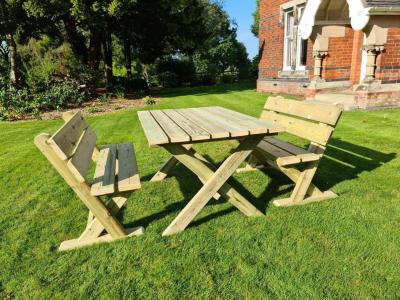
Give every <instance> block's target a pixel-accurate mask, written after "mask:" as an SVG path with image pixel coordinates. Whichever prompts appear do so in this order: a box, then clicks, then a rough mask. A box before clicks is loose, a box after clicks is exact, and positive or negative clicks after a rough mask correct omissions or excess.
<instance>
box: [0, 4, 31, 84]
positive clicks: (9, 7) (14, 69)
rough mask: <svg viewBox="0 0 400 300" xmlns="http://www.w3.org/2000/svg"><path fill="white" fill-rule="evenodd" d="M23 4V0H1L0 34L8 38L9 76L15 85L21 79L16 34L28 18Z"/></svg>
mask: <svg viewBox="0 0 400 300" xmlns="http://www.w3.org/2000/svg"><path fill="white" fill-rule="evenodd" d="M22 4H23V1H22V0H6V1H4V0H2V1H1V2H0V35H4V36H5V38H6V43H7V49H8V52H9V53H8V55H9V61H10V74H9V78H10V82H11V84H12V85H14V86H16V85H18V84H19V83H20V79H21V76H20V70H19V57H18V50H17V44H16V42H15V35H16V33H17V30H18V28H19V27H20V26H22V25H23V23H24V22H25V21H26V18H27V17H26V15H25V13H24V10H23V9H22Z"/></svg>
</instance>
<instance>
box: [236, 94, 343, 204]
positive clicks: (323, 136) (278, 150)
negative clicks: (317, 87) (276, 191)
mask: <svg viewBox="0 0 400 300" xmlns="http://www.w3.org/2000/svg"><path fill="white" fill-rule="evenodd" d="M342 111H343V107H341V106H336V105H329V104H317V103H309V102H305V101H295V100H289V99H285V98H282V97H270V98H268V100H267V102H266V103H265V106H264V110H263V111H262V113H261V117H260V118H261V119H262V120H265V121H268V122H275V123H277V124H279V125H281V126H282V127H284V128H285V131H286V133H288V134H290V135H292V136H296V137H298V138H302V139H304V140H307V141H309V145H308V148H307V150H306V149H303V148H300V147H298V146H296V145H293V144H290V143H288V142H285V141H283V140H281V139H279V138H276V137H266V138H264V139H263V140H262V141H261V142H260V143H259V144H258V145H257V148H256V149H255V151H254V152H253V154H252V156H251V157H250V159H249V163H248V164H247V166H246V167H245V168H243V169H242V170H243V171H252V170H256V169H260V168H262V167H263V166H266V165H270V166H272V167H274V168H276V169H278V170H280V171H281V172H282V173H284V174H285V175H286V176H287V177H289V178H290V179H291V180H292V181H293V182H294V183H295V186H294V188H293V191H292V193H291V195H290V197H289V198H285V199H280V200H275V201H274V202H273V203H274V205H276V206H291V205H302V204H307V203H311V202H316V201H322V200H326V199H330V198H335V197H337V195H336V194H335V193H333V192H331V191H325V192H323V191H321V190H320V189H318V187H316V186H315V185H314V184H313V183H312V180H313V178H314V175H315V174H316V171H317V169H318V164H319V162H320V160H321V157H322V155H323V153H324V152H325V149H326V146H327V144H328V142H329V139H330V137H331V136H332V133H333V131H334V129H335V127H336V125H337V123H338V121H339V118H340V116H341V114H342Z"/></svg>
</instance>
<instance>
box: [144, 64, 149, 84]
mask: <svg viewBox="0 0 400 300" xmlns="http://www.w3.org/2000/svg"><path fill="white" fill-rule="evenodd" d="M143 77H144V80H145V81H146V84H147V86H148V87H150V76H149V71H148V66H147V65H146V64H143Z"/></svg>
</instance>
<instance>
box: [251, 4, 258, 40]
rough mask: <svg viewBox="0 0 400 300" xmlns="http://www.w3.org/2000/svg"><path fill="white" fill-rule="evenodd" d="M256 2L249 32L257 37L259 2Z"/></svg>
mask: <svg viewBox="0 0 400 300" xmlns="http://www.w3.org/2000/svg"><path fill="white" fill-rule="evenodd" d="M256 1H257V7H256V10H255V11H254V12H253V25H252V26H251V32H252V33H253V34H254V35H255V36H256V37H258V32H259V26H260V0H256Z"/></svg>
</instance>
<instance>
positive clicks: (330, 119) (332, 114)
mask: <svg viewBox="0 0 400 300" xmlns="http://www.w3.org/2000/svg"><path fill="white" fill-rule="evenodd" d="M264 108H265V109H267V110H272V111H276V112H280V113H284V114H288V115H294V116H298V117H301V118H304V119H309V120H313V121H317V122H321V123H325V124H329V125H332V126H335V125H336V122H337V121H338V120H339V117H340V115H341V113H342V108H341V107H339V106H336V105H329V104H322V103H321V104H320V103H318V104H317V103H305V102H302V101H295V100H288V99H285V98H282V97H269V98H268V101H267V102H266V103H265V107H264Z"/></svg>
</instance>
